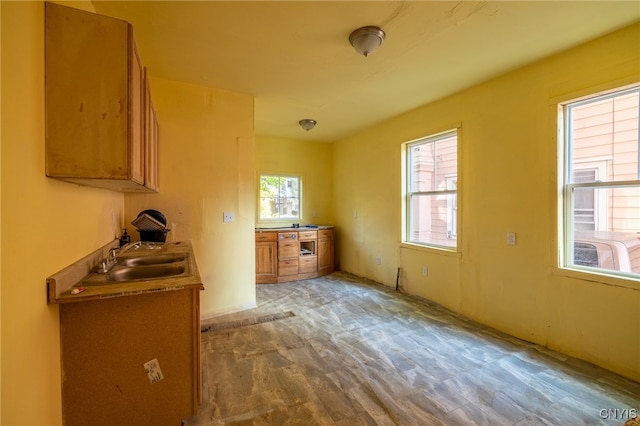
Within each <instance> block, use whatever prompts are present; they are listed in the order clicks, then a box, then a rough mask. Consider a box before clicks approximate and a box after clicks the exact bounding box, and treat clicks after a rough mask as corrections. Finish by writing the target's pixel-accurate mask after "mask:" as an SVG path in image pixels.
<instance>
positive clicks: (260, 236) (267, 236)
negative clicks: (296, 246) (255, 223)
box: [256, 232, 276, 242]
mask: <svg viewBox="0 0 640 426" xmlns="http://www.w3.org/2000/svg"><path fill="white" fill-rule="evenodd" d="M275 240H276V233H275V232H256V241H257V242H263V241H275Z"/></svg>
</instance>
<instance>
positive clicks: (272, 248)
mask: <svg viewBox="0 0 640 426" xmlns="http://www.w3.org/2000/svg"><path fill="white" fill-rule="evenodd" d="M276 237H277V235H276V233H275V232H268V233H261V234H258V233H256V281H258V282H261V283H277V282H278V243H277V240H276Z"/></svg>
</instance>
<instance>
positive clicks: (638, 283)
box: [551, 267, 640, 291]
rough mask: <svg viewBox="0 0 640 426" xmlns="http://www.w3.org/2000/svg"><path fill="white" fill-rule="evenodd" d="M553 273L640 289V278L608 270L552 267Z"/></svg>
mask: <svg viewBox="0 0 640 426" xmlns="http://www.w3.org/2000/svg"><path fill="white" fill-rule="evenodd" d="M551 274H552V275H555V276H560V277H565V278H573V279H578V280H582V281H589V282H592V283H596V284H604V285H608V286H612V287H622V288H628V289H631V290H636V291H640V278H638V279H636V278H632V277H620V276H617V275H610V274H607V273H606V272H603V273H596V272H590V271H589V272H587V271H583V270H580V269H570V268H557V267H554V268H551Z"/></svg>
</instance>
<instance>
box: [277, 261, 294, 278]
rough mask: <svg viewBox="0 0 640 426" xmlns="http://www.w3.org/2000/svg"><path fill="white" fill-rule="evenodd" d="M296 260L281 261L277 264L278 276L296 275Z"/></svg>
mask: <svg viewBox="0 0 640 426" xmlns="http://www.w3.org/2000/svg"><path fill="white" fill-rule="evenodd" d="M297 274H298V259H291V260H281V261H279V262H278V276H284V275H297Z"/></svg>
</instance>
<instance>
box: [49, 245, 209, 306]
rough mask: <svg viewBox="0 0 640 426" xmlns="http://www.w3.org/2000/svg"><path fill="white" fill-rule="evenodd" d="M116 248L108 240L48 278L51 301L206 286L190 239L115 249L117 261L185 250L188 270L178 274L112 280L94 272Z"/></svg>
mask: <svg viewBox="0 0 640 426" xmlns="http://www.w3.org/2000/svg"><path fill="white" fill-rule="evenodd" d="M113 248H118V243H117V241H115V242H111V243H109V244H107V245H106V246H104V247H102V248H100V249H99V250H97V251H95V252H94V253H92V254H90V255H88V256H86V257H84V258H83V259H81V260H79V261H77V262H75V263H73V264H71V265H69V266H68V267H66V268H65V269H63V270H62V271H60V272H58V273H56V274H54V275H52V276H51V277H49V278H47V287H48V298H49V303H73V302H84V301H89V300H96V299H105V298H110V297H122V296H132V295H136V294H145V293H152V292H159V291H171V290H181V289H184V288H192V287H199V288H200V289H201V290H204V286H203V285H202V281H201V280H200V273H199V272H198V266H197V264H196V260H195V256H194V253H193V248H192V247H191V242H188V241H180V242H172V243H164V244H159V243H146V242H143V243H141V244H140V246H136V245H131V246H129V247H128V248H127V247H125V250H124V251H123V252H122V253H119V252H117V253H116V257H117V260H118V262H120V261H121V260H123V259H127V258H133V257H143V256H156V255H173V254H184V255H186V257H185V259H184V261H183V262H185V265H186V271H185V273H182V274H180V275H175V276H168V277H162V278H153V279H137V280H131V281H120V282H114V281H109V280H108V279H107V275H108V274H101V273H97V272H95V268H96V265H98V263H99V262H100V261H101V260H102V259H105V258H106V257H107V256H108V253H109V251H110V250H111V249H113ZM117 267H118V265H116V266H114V267H113V269H112V270H114V269H115V268H117ZM80 288H82V289H84V290H82V291H81V292H79V293H77V294H73V293H72V291H73V290H74V289H80ZM75 291H78V290H75Z"/></svg>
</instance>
